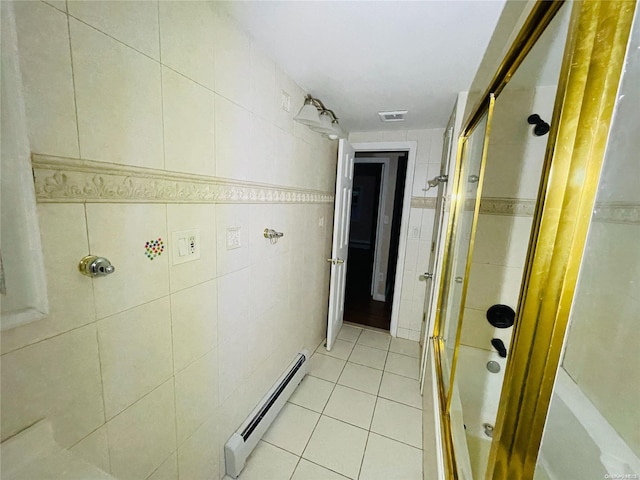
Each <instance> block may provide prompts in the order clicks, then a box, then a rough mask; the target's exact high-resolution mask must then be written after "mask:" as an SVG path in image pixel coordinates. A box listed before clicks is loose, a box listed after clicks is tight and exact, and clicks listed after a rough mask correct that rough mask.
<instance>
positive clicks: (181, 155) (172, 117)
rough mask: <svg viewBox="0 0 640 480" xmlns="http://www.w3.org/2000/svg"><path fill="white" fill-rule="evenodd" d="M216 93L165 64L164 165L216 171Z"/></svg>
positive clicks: (207, 172)
mask: <svg viewBox="0 0 640 480" xmlns="http://www.w3.org/2000/svg"><path fill="white" fill-rule="evenodd" d="M214 95H215V94H214V93H213V92H212V91H210V90H207V89H206V88H204V87H202V86H200V85H198V84H197V83H195V82H193V81H192V80H189V79H188V78H185V77H183V76H182V75H180V74H178V73H176V72H174V71H173V70H170V69H168V68H166V67H162V97H163V114H164V148H165V168H166V169H167V170H172V171H175V172H187V173H199V174H202V175H211V176H213V175H215V174H216V165H215V156H214V155H215V147H214Z"/></svg>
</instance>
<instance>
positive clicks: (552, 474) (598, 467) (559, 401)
mask: <svg viewBox="0 0 640 480" xmlns="http://www.w3.org/2000/svg"><path fill="white" fill-rule="evenodd" d="M537 470H540V472H539V473H538V472H537V471H536V478H540V479H547V478H548V479H550V480H559V479H568V478H602V479H607V478H611V479H615V478H620V479H622V478H625V479H634V478H635V479H640V459H638V457H637V456H636V455H635V453H634V452H633V451H632V450H631V449H630V448H629V447H628V446H627V444H626V443H625V442H624V440H623V439H622V438H620V436H619V435H618V433H617V432H616V431H615V429H614V428H613V427H612V426H611V425H610V424H609V422H607V420H606V419H605V418H604V417H603V416H602V414H601V413H600V412H599V411H598V409H596V407H595V406H594V405H593V404H592V403H591V402H590V401H589V399H588V398H587V397H586V395H585V394H584V393H583V392H582V390H580V388H579V387H578V386H577V385H576V383H575V382H574V381H573V380H572V379H571V377H570V376H569V375H568V374H567V372H566V371H565V370H564V369H563V368H560V369H559V371H558V376H557V378H556V384H555V390H554V395H553V397H552V400H551V407H550V409H549V415H548V416H547V423H546V426H545V435H544V437H543V440H542V448H541V451H540V455H539V456H538V469H537Z"/></svg>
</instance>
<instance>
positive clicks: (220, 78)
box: [214, 13, 251, 108]
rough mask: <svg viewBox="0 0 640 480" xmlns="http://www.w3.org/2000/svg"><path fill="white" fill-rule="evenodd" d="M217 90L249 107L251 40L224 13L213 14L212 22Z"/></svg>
mask: <svg viewBox="0 0 640 480" xmlns="http://www.w3.org/2000/svg"><path fill="white" fill-rule="evenodd" d="M214 31H215V52H216V53H215V86H216V93H219V94H220V95H222V96H223V97H225V98H227V99H229V100H231V101H232V102H235V103H237V104H238V105H242V106H243V107H244V108H250V107H251V41H250V40H249V37H248V36H247V35H246V34H245V33H244V32H242V31H240V30H239V29H238V27H237V26H236V25H235V24H234V22H233V20H231V19H230V18H229V17H228V16H227V15H226V14H224V13H220V14H218V15H216V23H215V28H214Z"/></svg>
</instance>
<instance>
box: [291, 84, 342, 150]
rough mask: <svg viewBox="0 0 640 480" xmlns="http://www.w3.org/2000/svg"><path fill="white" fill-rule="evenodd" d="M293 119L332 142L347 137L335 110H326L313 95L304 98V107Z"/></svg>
mask: <svg viewBox="0 0 640 480" xmlns="http://www.w3.org/2000/svg"><path fill="white" fill-rule="evenodd" d="M293 119H294V120H296V121H297V122H300V123H302V124H303V125H307V126H308V127H309V128H310V129H311V130H313V131H315V132H318V133H321V134H322V135H324V136H326V137H328V138H330V139H331V140H337V139H339V138H346V137H347V136H346V134H345V133H344V131H343V130H342V128H341V127H340V124H339V123H338V117H336V114H335V113H333V110H329V109H328V108H326V107H325V106H324V105H323V103H322V102H321V101H320V100H318V99H317V98H313V97H312V96H311V95H307V96H306V97H305V98H304V105H302V108H301V109H300V112H298V115H296V116H295V117H294V118H293Z"/></svg>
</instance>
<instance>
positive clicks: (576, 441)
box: [432, 1, 640, 480]
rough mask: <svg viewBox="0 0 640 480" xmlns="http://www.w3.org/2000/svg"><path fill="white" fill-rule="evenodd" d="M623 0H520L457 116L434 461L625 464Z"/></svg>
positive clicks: (633, 268)
mask: <svg viewBox="0 0 640 480" xmlns="http://www.w3.org/2000/svg"><path fill="white" fill-rule="evenodd" d="M634 9H635V2H628V1H611V2H598V1H587V2H580V3H578V2H576V3H572V2H538V3H536V4H535V6H534V7H533V9H532V10H531V12H530V14H529V17H528V18H527V20H526V21H525V22H524V24H523V27H522V29H521V30H520V33H519V34H518V35H517V36H516V38H515V40H514V41H513V44H512V45H511V47H510V49H509V50H508V52H507V55H506V56H505V58H504V60H503V62H502V64H501V65H500V68H499V69H498V71H497V72H496V73H495V75H494V77H493V79H492V81H491V83H490V85H488V87H487V88H486V90H485V92H484V94H482V95H481V96H480V97H479V98H480V99H479V101H478V102H477V103H476V104H475V106H474V108H473V109H472V110H471V111H470V113H469V115H468V116H467V118H466V119H465V120H464V121H463V127H462V132H461V135H460V138H459V140H458V149H457V152H458V153H457V162H456V173H455V178H454V179H453V182H454V185H453V192H452V196H451V202H450V205H449V212H448V214H449V217H448V227H447V232H446V248H445V252H444V256H443V259H442V265H441V268H442V269H443V270H442V276H441V283H440V285H439V286H436V287H439V291H438V295H437V296H436V297H437V299H436V300H435V301H434V305H433V306H434V307H435V308H436V310H435V311H436V313H435V322H434V323H435V325H434V332H433V341H432V346H433V351H434V360H435V366H436V368H435V371H436V377H437V384H438V393H439V403H440V420H441V426H442V439H443V444H444V450H445V452H446V455H445V458H446V462H445V466H446V469H445V470H446V474H447V477H448V478H477V479H480V478H487V479H489V478H493V479H509V480H511V479H519V478H534V476H535V478H539V479H547V478H550V479H560V478H563V479H564V478H569V479H571V478H576V479H578V478H606V477H603V476H602V475H605V474H609V475H611V477H610V478H615V477H614V475H621V474H640V465H639V464H638V456H639V455H640V451H639V450H640V448H639V446H640V439H639V438H638V435H639V433H638V432H640V422H639V416H638V413H637V412H636V411H635V410H634V409H633V401H634V399H635V400H637V398H638V395H639V393H640V392H639V391H638V388H639V387H638V385H640V380H639V379H638V376H639V375H638V373H637V372H638V371H640V368H639V367H640V365H639V364H638V363H639V362H638V360H637V358H636V357H635V356H634V355H633V350H632V348H633V347H632V345H637V344H638V333H636V332H638V331H639V329H638V325H637V319H638V318H640V306H639V305H640V300H639V296H638V291H639V289H638V280H639V279H638V273H637V272H639V271H640V268H638V267H640V249H639V248H638V244H637V239H638V238H639V237H640V236H639V235H638V233H640V231H639V230H638V225H639V224H640V201H639V200H640V197H638V194H637V191H638V189H637V185H636V187H635V188H634V187H632V185H633V184H634V182H633V181H632V180H630V179H635V184H637V180H638V179H639V178H640V166H639V164H638V162H637V153H635V156H634V154H633V153H631V152H638V151H639V149H640V145H639V141H638V138H639V136H638V135H637V134H636V135H635V136H634V135H633V134H631V133H630V132H631V127H630V126H629V125H637V122H638V118H637V117H638V113H637V105H638V104H640V98H639V97H640V95H639V94H638V85H639V84H640V76H639V75H638V72H639V71H640V66H637V65H636V67H635V69H634V67H633V62H634V59H635V61H636V62H637V61H638V57H639V56H640V54H639V53H638V52H639V50H638V44H640V40H639V39H638V38H636V37H637V34H635V33H634V35H632V36H631V43H630V45H631V46H630V47H629V49H628V52H629V53H628V54H627V46H628V45H629V44H628V40H629V32H630V29H631V24H632V20H633V16H634ZM635 28H636V30H637V29H638V22H637V21H636V27H635ZM634 42H635V43H634ZM623 65H626V72H625V74H624V76H623V77H622V78H623V80H625V79H626V84H625V83H624V82H623V83H622V84H621V90H620V92H618V84H619V80H620V78H621V73H622V71H623V69H622V67H623ZM625 85H626V90H625ZM634 88H635V90H633V89H634ZM616 99H617V106H616V109H617V110H616V114H615V116H614V105H616ZM632 105H635V106H636V107H635V108H634V107H631V106H632ZM625 106H626V111H625ZM624 112H626V115H627V116H628V118H626V124H625V123H623V120H622V118H620V116H621V115H623V114H624ZM634 116H635V117H634ZM549 125H550V130H549V128H547V127H549ZM625 125H626V126H625ZM621 131H622V132H626V136H625V135H624V134H622V133H620V132H621ZM636 133H637V132H636ZM614 145H615V147H614ZM625 149H626V150H625ZM605 150H606V160H604V168H602V165H603V159H605ZM609 169H612V172H611V173H609V174H608V171H609ZM601 172H602V175H601ZM620 182H622V183H620ZM596 190H599V193H598V198H597V199H596V198H595V194H596ZM588 231H589V237H588V239H587V232H588ZM634 238H635V242H634V241H633V240H632V239H634ZM608 245H614V246H615V248H616V255H610V254H609V252H607V251H606V250H605V249H606V248H607V246H608ZM603 282H604V283H603ZM619 283H621V284H622V285H619ZM576 285H577V287H576ZM614 285H615V287H614ZM612 317H615V318H616V319H617V320H618V321H616V322H615V324H616V326H615V328H612V326H611V324H610V322H611V319H612ZM634 319H635V323H634V322H633V320H634ZM569 325H570V327H571V328H570V329H569V328H568V326H569ZM612 331H613V332H614V334H615V337H614V338H610V340H608V341H603V337H605V336H609V337H610V332H612ZM634 341H635V343H632V342H634ZM505 355H506V357H505ZM616 387H618V390H619V391H620V392H621V393H622V394H624V399H626V400H624V399H620V398H618V396H615V395H612V394H611V392H612V391H616ZM614 398H615V400H614ZM550 405H551V409H550V410H549V406H550ZM621 405H622V408H621V407H620V406H621ZM636 410H637V409H636ZM567 412H571V415H569V414H567ZM594 419H596V420H594ZM543 433H544V441H543V440H542V438H543ZM541 445H542V448H540V446H541ZM576 446H579V447H577V448H576ZM560 447H564V449H562V448H560ZM595 453H597V454H598V455H595ZM582 456H584V457H585V458H582ZM594 459H595V460H594ZM587 460H589V461H590V463H589V462H588V461H587ZM587 474H588V475H587ZM594 474H596V476H594ZM597 474H601V475H600V476H597ZM631 478H633V477H631Z"/></svg>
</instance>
